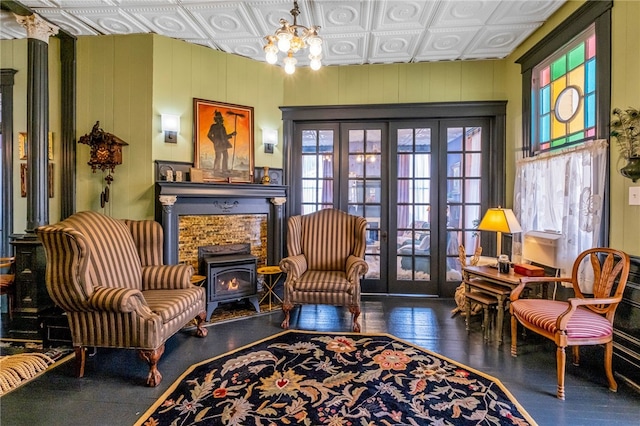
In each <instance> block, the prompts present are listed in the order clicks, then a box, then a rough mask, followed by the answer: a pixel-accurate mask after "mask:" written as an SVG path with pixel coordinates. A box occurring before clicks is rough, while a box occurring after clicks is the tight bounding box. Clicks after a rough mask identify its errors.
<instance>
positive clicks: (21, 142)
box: [18, 132, 53, 161]
mask: <svg viewBox="0 0 640 426" xmlns="http://www.w3.org/2000/svg"><path fill="white" fill-rule="evenodd" d="M27 152H28V146H27V133H26V132H20V133H18V153H19V154H20V159H21V160H26V159H27ZM48 156H49V161H51V160H53V132H49V147H48Z"/></svg>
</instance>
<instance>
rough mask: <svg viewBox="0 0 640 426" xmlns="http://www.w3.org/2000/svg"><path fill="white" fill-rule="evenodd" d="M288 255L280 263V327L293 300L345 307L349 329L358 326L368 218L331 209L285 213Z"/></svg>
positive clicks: (291, 307)
mask: <svg viewBox="0 0 640 426" xmlns="http://www.w3.org/2000/svg"><path fill="white" fill-rule="evenodd" d="M287 225H288V227H287V251H288V253H287V254H288V257H286V258H284V259H282V261H281V262H280V267H281V268H282V270H283V271H284V272H285V273H286V274H287V278H286V280H285V283H284V302H283V304H282V311H283V312H284V321H283V322H282V327H283V328H285V329H286V328H289V316H290V313H291V310H292V309H293V307H294V305H296V304H324V305H335V306H346V307H348V308H349V312H351V314H352V319H353V331H355V332H359V331H360V324H359V323H358V317H359V316H360V277H361V276H363V275H364V274H366V273H367V271H368V270H369V267H368V265H367V262H365V261H364V252H365V248H366V233H365V230H366V226H367V221H366V219H365V218H363V217H360V216H354V215H350V214H347V213H345V212H343V211H340V210H336V209H324V210H319V211H317V212H314V213H311V214H308V215H298V216H292V217H290V218H289V221H288V224H287Z"/></svg>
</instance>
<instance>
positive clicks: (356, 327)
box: [349, 306, 360, 333]
mask: <svg viewBox="0 0 640 426" xmlns="http://www.w3.org/2000/svg"><path fill="white" fill-rule="evenodd" d="M349 312H351V315H352V316H353V331H354V333H360V323H359V322H358V317H359V316H360V306H349Z"/></svg>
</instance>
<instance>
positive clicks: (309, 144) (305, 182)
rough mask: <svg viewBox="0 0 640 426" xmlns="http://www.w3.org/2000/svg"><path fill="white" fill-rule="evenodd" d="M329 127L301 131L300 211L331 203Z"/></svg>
mask: <svg viewBox="0 0 640 426" xmlns="http://www.w3.org/2000/svg"><path fill="white" fill-rule="evenodd" d="M333 162H334V150H333V130H303V131H302V173H301V175H302V211H303V213H304V214H308V213H312V212H314V211H317V210H320V209H323V208H327V207H332V206H333V194H334V193H333Z"/></svg>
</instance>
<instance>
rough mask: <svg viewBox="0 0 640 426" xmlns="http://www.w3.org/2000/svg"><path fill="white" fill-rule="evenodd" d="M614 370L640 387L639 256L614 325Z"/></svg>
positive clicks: (632, 262) (634, 258)
mask: <svg viewBox="0 0 640 426" xmlns="http://www.w3.org/2000/svg"><path fill="white" fill-rule="evenodd" d="M613 367H614V371H615V373H616V375H617V376H618V377H621V378H623V379H624V380H627V381H629V382H631V383H632V384H633V385H634V386H635V387H636V388H640V257H638V256H631V270H630V272H629V279H628V280H627V287H626V288H625V289H624V295H623V296H622V302H620V305H618V310H617V311H616V317H615V320H614V322H613Z"/></svg>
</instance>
